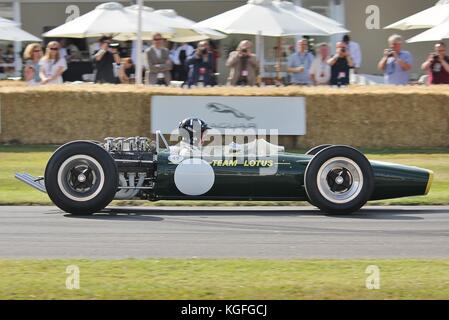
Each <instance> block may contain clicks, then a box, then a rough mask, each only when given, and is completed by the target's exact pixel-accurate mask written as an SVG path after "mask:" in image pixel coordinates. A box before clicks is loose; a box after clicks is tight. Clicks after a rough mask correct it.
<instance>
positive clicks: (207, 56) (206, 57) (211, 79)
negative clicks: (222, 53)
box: [185, 41, 216, 87]
mask: <svg viewBox="0 0 449 320" xmlns="http://www.w3.org/2000/svg"><path fill="white" fill-rule="evenodd" d="M185 64H186V69H187V74H188V77H187V85H188V86H189V87H190V86H196V85H199V84H201V85H203V86H214V85H216V83H215V76H214V57H213V55H212V52H210V51H209V43H208V42H207V41H201V42H199V43H198V47H197V48H196V50H195V54H194V55H193V57H191V58H190V59H188V60H187V61H186V63H185Z"/></svg>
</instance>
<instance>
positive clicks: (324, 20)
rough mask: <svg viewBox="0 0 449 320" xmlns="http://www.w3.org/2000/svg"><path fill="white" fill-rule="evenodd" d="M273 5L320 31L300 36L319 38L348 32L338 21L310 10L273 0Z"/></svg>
mask: <svg viewBox="0 0 449 320" xmlns="http://www.w3.org/2000/svg"><path fill="white" fill-rule="evenodd" d="M273 4H274V5H276V6H277V7H279V8H280V9H282V10H285V11H287V12H289V13H291V14H293V15H294V16H295V17H297V18H298V19H301V20H307V21H309V22H310V23H312V24H314V25H315V26H316V27H318V28H319V29H320V30H321V31H320V33H302V34H306V35H312V36H319V35H321V36H328V35H334V34H341V33H349V32H350V31H349V30H348V29H346V28H344V27H343V25H342V24H341V23H339V22H338V21H335V20H333V19H331V18H328V17H326V16H323V15H321V14H319V13H316V12H313V11H312V10H308V9H306V8H303V7H300V6H296V5H294V4H293V3H292V2H289V1H279V0H275V1H273Z"/></svg>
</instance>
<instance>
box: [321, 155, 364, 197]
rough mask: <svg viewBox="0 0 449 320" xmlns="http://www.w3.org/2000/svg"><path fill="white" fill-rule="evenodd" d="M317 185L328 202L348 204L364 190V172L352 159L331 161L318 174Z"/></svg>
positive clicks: (339, 158)
mask: <svg viewBox="0 0 449 320" xmlns="http://www.w3.org/2000/svg"><path fill="white" fill-rule="evenodd" d="M317 184H318V189H319V191H320V193H321V194H322V195H323V196H324V197H325V198H326V199H327V200H329V201H331V202H334V203H347V202H350V201H352V200H353V199H354V198H356V197H357V196H358V195H359V193H360V191H361V190H362V187H363V174H362V170H361V169H360V167H359V166H358V165H357V164H356V163H355V162H354V161H352V160H351V159H348V158H343V157H338V158H333V159H329V160H328V161H326V162H325V163H324V164H323V165H322V166H321V168H320V170H319V172H318V175H317Z"/></svg>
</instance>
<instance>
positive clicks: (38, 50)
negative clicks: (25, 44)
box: [33, 49, 42, 52]
mask: <svg viewBox="0 0 449 320" xmlns="http://www.w3.org/2000/svg"><path fill="white" fill-rule="evenodd" d="M33 52H42V50H40V49H36V50H33Z"/></svg>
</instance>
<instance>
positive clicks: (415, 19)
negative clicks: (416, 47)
mask: <svg viewBox="0 0 449 320" xmlns="http://www.w3.org/2000/svg"><path fill="white" fill-rule="evenodd" d="M446 21H449V0H441V1H438V2H437V4H436V5H435V6H433V7H430V8H428V9H426V10H424V11H421V12H418V13H416V14H414V15H412V16H410V17H407V18H405V19H402V20H400V21H398V22H395V23H393V24H390V25H389V26H386V27H385V28H384V29H399V30H413V29H428V28H433V27H435V26H438V25H440V24H442V23H444V22H446Z"/></svg>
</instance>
